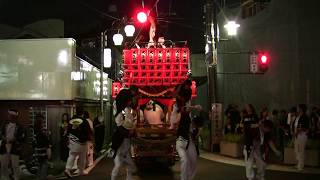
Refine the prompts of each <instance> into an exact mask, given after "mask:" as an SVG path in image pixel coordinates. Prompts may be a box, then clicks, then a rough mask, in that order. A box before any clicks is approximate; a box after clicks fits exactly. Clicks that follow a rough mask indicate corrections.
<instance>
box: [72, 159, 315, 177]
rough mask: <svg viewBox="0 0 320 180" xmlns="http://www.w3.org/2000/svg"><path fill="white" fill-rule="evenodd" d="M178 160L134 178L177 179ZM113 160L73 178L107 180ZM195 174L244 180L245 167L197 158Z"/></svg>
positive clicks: (274, 174) (280, 174)
mask: <svg viewBox="0 0 320 180" xmlns="http://www.w3.org/2000/svg"><path fill="white" fill-rule="evenodd" d="M179 165H180V164H179V162H177V163H176V164H175V165H174V166H173V167H171V168H163V167H159V166H154V165H149V166H147V167H144V168H143V169H142V168H140V170H139V171H138V172H137V174H135V176H134V179H135V180H178V179H179V173H180V170H179ZM112 167H113V162H112V160H110V159H104V160H102V161H101V162H100V163H99V164H98V165H97V166H96V167H95V168H94V169H93V170H92V171H91V172H90V174H89V175H87V176H82V177H76V178H73V179H75V180H89V179H94V180H109V179H110V173H111V170H112ZM197 167H198V169H197V175H196V177H195V179H194V180H245V179H246V178H245V169H244V167H240V166H233V165H227V164H222V163H217V162H213V161H209V160H206V159H201V158H200V159H199V160H198V164H197ZM124 179H125V170H124V169H123V170H122V172H121V174H120V176H119V178H118V180H124ZM266 179H272V180H285V179H290V180H304V179H306V180H307V179H310V180H316V179H320V174H302V173H288V172H279V171H270V170H269V171H267V175H266Z"/></svg>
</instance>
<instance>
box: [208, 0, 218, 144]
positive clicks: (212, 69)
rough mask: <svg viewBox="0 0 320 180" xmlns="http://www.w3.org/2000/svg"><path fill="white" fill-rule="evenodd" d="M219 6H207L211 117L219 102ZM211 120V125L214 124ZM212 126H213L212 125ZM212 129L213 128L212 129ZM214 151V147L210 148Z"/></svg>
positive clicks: (211, 4)
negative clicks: (212, 109) (214, 104)
mask: <svg viewBox="0 0 320 180" xmlns="http://www.w3.org/2000/svg"><path fill="white" fill-rule="evenodd" d="M217 32H218V26H217V6H216V3H215V0H207V1H206V5H205V39H206V51H205V53H206V54H205V62H206V67H207V83H208V89H207V93H208V110H209V113H210V114H209V117H211V114H212V113H211V106H212V103H216V102H217V45H216V43H217V41H218V37H217V35H218V33H217ZM212 118H213V117H211V118H210V123H213V122H212ZM211 126H212V124H211ZM210 128H211V127H210ZM212 137H213V132H212V128H211V130H210V144H211V145H212V144H213V138H212ZM210 148H211V150H212V146H211V147H210Z"/></svg>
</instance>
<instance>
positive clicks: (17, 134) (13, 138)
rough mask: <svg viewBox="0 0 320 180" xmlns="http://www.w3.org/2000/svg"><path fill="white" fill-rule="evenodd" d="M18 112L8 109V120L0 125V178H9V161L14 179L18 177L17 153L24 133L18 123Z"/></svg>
mask: <svg viewBox="0 0 320 180" xmlns="http://www.w3.org/2000/svg"><path fill="white" fill-rule="evenodd" d="M18 116H19V112H18V111H17V110H15V109H10V110H8V119H9V121H8V122H6V123H4V124H3V126H2V127H1V136H2V137H1V139H2V142H1V145H0V165H1V172H0V179H8V178H9V168H8V167H9V163H10V162H11V166H12V169H13V175H14V179H15V180H18V179H19V177H20V168H19V158H20V157H19V155H20V150H21V144H22V143H23V141H24V137H25V133H24V130H23V128H22V126H20V125H19V123H18Z"/></svg>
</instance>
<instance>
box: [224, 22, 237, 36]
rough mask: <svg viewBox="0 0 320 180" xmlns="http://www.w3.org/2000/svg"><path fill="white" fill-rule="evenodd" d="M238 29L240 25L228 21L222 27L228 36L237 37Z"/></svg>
mask: <svg viewBox="0 0 320 180" xmlns="http://www.w3.org/2000/svg"><path fill="white" fill-rule="evenodd" d="M239 27H240V25H239V24H237V23H236V22H235V21H229V22H228V23H227V24H226V25H224V28H226V29H227V31H228V35H229V36H235V35H237V29H238V28H239Z"/></svg>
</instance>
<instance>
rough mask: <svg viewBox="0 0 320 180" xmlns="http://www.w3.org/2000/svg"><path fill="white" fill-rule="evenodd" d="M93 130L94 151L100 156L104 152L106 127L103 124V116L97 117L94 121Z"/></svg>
mask: <svg viewBox="0 0 320 180" xmlns="http://www.w3.org/2000/svg"><path fill="white" fill-rule="evenodd" d="M93 128H94V144H95V147H94V150H95V151H96V153H97V154H98V155H99V153H100V151H101V150H102V146H103V142H104V136H105V125H104V122H103V117H102V116H97V117H95V118H94V120H93Z"/></svg>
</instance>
